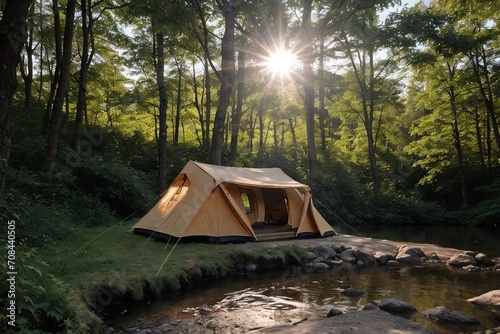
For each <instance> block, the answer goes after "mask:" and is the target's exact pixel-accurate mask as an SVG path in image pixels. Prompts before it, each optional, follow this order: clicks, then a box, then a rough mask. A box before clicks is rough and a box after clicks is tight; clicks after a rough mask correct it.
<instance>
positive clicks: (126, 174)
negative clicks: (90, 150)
mask: <svg viewBox="0 0 500 334" xmlns="http://www.w3.org/2000/svg"><path fill="white" fill-rule="evenodd" d="M74 175H75V179H76V180H75V187H77V188H78V189H79V191H81V192H84V193H86V194H89V195H91V196H95V197H96V198H99V199H100V200H101V201H102V202H104V203H106V204H107V205H109V207H110V209H111V210H113V211H116V212H117V213H118V214H120V215H122V216H126V215H129V214H132V213H134V212H135V211H137V210H139V209H141V208H143V207H144V205H145V204H147V203H148V202H149V201H150V200H151V199H153V198H154V197H155V196H154V194H153V192H152V190H151V189H152V188H153V186H152V182H151V180H150V179H149V178H147V177H146V176H145V175H144V173H141V172H138V171H137V170H135V169H133V168H131V167H129V166H127V165H124V164H122V163H119V162H115V161H108V162H105V161H104V159H102V158H100V157H98V156H89V157H87V158H85V159H83V160H82V163H81V164H80V165H78V166H76V167H75V168H74Z"/></svg>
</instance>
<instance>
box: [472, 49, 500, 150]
mask: <svg viewBox="0 0 500 334" xmlns="http://www.w3.org/2000/svg"><path fill="white" fill-rule="evenodd" d="M469 59H470V60H471V63H472V65H473V66H472V68H473V70H474V75H475V77H476V82H477V84H478V87H479V92H480V93H481V97H482V99H483V103H484V106H485V107H486V111H487V112H488V117H489V118H490V120H491V127H492V129H493V136H494V138H495V143H496V145H497V149H498V152H500V131H499V128H498V122H497V116H496V114H495V105H494V102H493V101H494V97H493V91H492V85H491V80H490V73H489V71H488V59H487V57H486V55H485V51H484V49H482V50H481V51H478V52H477V53H476V54H469ZM481 72H482V73H481Z"/></svg>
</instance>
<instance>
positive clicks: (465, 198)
mask: <svg viewBox="0 0 500 334" xmlns="http://www.w3.org/2000/svg"><path fill="white" fill-rule="evenodd" d="M448 71H449V74H450V82H452V81H453V79H454V69H453V68H452V67H451V66H450V65H449V64H448ZM448 94H449V98H450V107H451V112H452V116H453V123H452V135H453V143H454V145H455V151H456V153H457V167H458V177H459V179H460V188H461V195H462V207H467V206H468V205H469V191H468V187H467V178H466V177H465V170H464V159H463V152H462V143H461V139H460V130H459V128H458V111H457V104H456V93H455V87H454V86H453V84H452V85H450V87H449V92H448Z"/></svg>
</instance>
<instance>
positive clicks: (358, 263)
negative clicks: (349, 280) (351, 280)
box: [356, 260, 365, 266]
mask: <svg viewBox="0 0 500 334" xmlns="http://www.w3.org/2000/svg"><path fill="white" fill-rule="evenodd" d="M364 264H365V263H364V262H363V261H361V260H358V261H356V265H357V266H363V265H364Z"/></svg>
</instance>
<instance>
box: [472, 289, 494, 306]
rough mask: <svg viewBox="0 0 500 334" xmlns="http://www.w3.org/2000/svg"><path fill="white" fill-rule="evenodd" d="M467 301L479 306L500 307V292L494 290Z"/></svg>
mask: <svg viewBox="0 0 500 334" xmlns="http://www.w3.org/2000/svg"><path fill="white" fill-rule="evenodd" d="M467 301H468V302H471V303H473V304H477V305H483V306H494V307H500V290H492V291H490V292H486V293H483V294H482V295H480V296H477V297H474V298H470V299H467Z"/></svg>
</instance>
